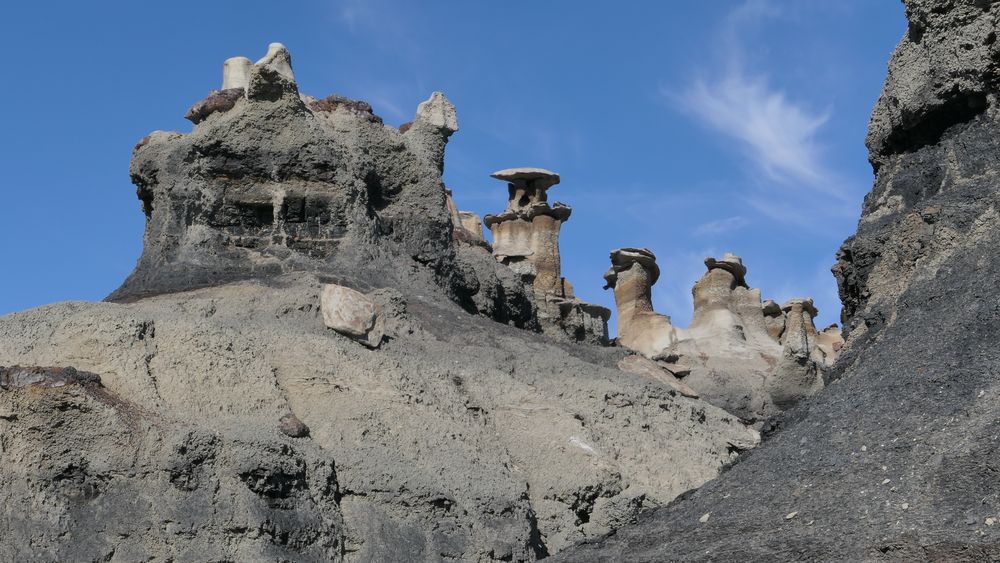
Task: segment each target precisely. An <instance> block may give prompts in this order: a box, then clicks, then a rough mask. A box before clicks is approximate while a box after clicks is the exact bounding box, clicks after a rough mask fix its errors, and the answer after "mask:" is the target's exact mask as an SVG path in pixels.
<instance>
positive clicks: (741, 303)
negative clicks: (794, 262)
mask: <svg viewBox="0 0 1000 563" xmlns="http://www.w3.org/2000/svg"><path fill="white" fill-rule="evenodd" d="M705 266H706V267H707V268H708V271H707V272H706V273H705V275H704V276H702V278H701V279H700V280H698V282H697V283H696V284H695V286H694V289H693V291H692V293H693V296H694V316H693V319H692V321H691V326H689V327H688V328H686V329H683V328H678V327H675V326H674V325H673V324H672V323H671V321H670V317H668V316H666V315H662V314H660V313H657V312H655V311H654V310H653V302H652V286H653V284H655V283H656V281H657V280H658V279H659V277H660V268H659V266H657V264H656V256H655V255H654V254H653V253H652V252H651V251H650V250H648V249H644V248H622V249H618V250H615V251H613V252H612V253H611V269H609V270H608V272H607V273H606V274H605V275H604V279H605V281H607V285H606V286H605V288H612V289H614V292H615V303H616V305H617V307H618V332H619V337H618V341H619V343H620V344H621V345H622V346H625V347H627V348H630V349H632V350H634V351H636V352H637V353H639V354H642V355H643V356H646V357H647V358H650V359H652V360H655V361H657V362H658V363H659V365H660V367H661V368H662V369H664V370H666V371H667V372H669V373H670V374H672V375H674V376H677V377H681V378H683V381H684V383H685V384H686V385H688V386H689V387H691V388H692V389H693V390H694V391H695V392H697V393H698V394H699V396H701V397H702V398H704V399H705V400H707V401H709V402H711V403H713V404H715V405H717V406H720V407H722V408H724V409H726V410H728V411H730V412H732V413H735V414H738V415H739V416H741V417H744V418H746V419H749V420H756V421H763V420H764V419H765V418H767V417H768V416H771V415H774V414H776V413H777V412H779V411H780V410H782V409H785V408H788V407H789V406H791V405H792V404H794V403H795V402H796V401H798V400H801V399H803V398H805V397H807V396H809V395H812V394H814V393H815V392H817V391H818V390H819V389H821V388H822V387H823V368H824V367H825V366H827V365H829V364H832V362H833V359H834V358H833V354H834V353H835V352H834V351H833V342H830V343H829V345H828V346H827V347H826V348H825V349H821V348H820V346H819V339H818V335H817V332H816V327H815V326H814V325H813V322H812V319H813V317H814V316H815V315H816V309H815V307H813V305H812V300H809V299H794V300H792V301H790V302H789V303H788V304H786V307H785V308H784V309H782V308H781V307H778V306H777V304H776V303H774V302H773V301H770V300H769V301H767V302H763V303H762V302H761V296H760V290H759V289H751V288H750V287H749V286H748V285H747V282H746V275H747V268H746V266H744V265H743V260H742V259H741V258H740V257H739V256H736V255H734V254H731V253H726V255H725V256H723V257H722V258H720V259H716V258H712V257H708V258H706V259H705ZM832 338H833V336H832V334H831V335H829V336H828V339H830V340H832ZM825 350H829V355H828V352H826V351H825Z"/></svg>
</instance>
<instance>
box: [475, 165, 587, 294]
mask: <svg viewBox="0 0 1000 563" xmlns="http://www.w3.org/2000/svg"><path fill="white" fill-rule="evenodd" d="M490 176H492V177H493V178H496V179H498V180H503V181H505V182H508V184H507V190H508V199H507V209H505V210H504V211H503V213H500V214H499V215H487V216H486V217H484V222H485V223H486V226H487V227H489V228H490V230H491V231H492V233H493V255H494V256H495V257H496V258H497V260H500V261H501V262H504V263H509V258H510V257H512V256H524V257H526V258H527V260H528V261H530V262H532V263H533V264H534V266H535V268H536V270H537V272H538V274H537V276H536V277H535V280H534V284H533V287H534V289H535V291H536V292H540V293H545V294H550V295H557V296H560V297H565V296H566V294H565V292H564V290H563V288H564V284H563V283H562V265H561V263H560V257H559V233H560V230H561V229H562V224H563V223H564V222H566V220H568V219H569V216H570V213H571V212H572V210H571V209H570V208H569V206H567V205H563V204H561V203H558V202H557V203H555V204H554V205H552V206H550V205H549V204H548V199H547V197H546V195H545V190H547V189H549V188H550V187H552V186H553V185H555V184H558V183H559V175H558V174H556V173H555V172H552V171H551V170H545V169H542V168H508V169H506V170H499V171H497V172H494V173H493V174H491V175H490Z"/></svg>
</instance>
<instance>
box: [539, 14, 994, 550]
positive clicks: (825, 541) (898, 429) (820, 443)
mask: <svg viewBox="0 0 1000 563" xmlns="http://www.w3.org/2000/svg"><path fill="white" fill-rule="evenodd" d="M905 5H906V15H907V17H908V18H909V28H908V29H907V30H906V33H905V35H904V36H903V38H902V40H901V41H900V43H899V45H898V46H897V48H896V51H895V53H894V54H893V56H892V60H891V61H890V63H889V77H888V80H887V81H886V84H885V87H884V89H883V91H882V95H881V97H880V98H879V101H878V102H877V104H876V106H875V111H874V112H873V114H872V119H871V124H870V128H869V134H868V140H867V143H868V148H869V158H870V160H871V162H872V164H873V167H874V169H875V173H876V179H875V185H874V188H873V189H872V191H871V193H870V194H868V196H867V197H866V198H865V203H864V207H863V210H862V216H861V221H860V223H859V224H858V231H857V234H855V235H854V236H853V237H851V238H849V239H848V240H847V241H846V242H845V243H844V245H843V247H842V248H841V250H840V252H839V253H838V257H837V264H836V266H835V267H834V273H835V275H836V277H837V281H838V283H839V285H840V291H841V297H842V299H843V303H844V309H843V322H844V326H845V332H846V334H847V341H846V342H845V343H844V345H843V350H842V351H841V355H840V357H839V358H838V359H837V362H836V364H835V365H834V366H833V369H832V371H831V373H830V374H829V376H828V378H830V379H831V380H832V381H835V383H833V384H831V385H828V386H827V387H826V388H825V389H824V390H823V392H822V393H820V394H819V395H817V396H816V397H814V398H812V399H809V400H807V401H805V402H803V403H801V404H800V405H799V406H797V407H795V408H793V409H791V410H790V411H788V412H786V413H785V414H783V415H782V416H781V417H780V418H779V419H778V420H776V421H774V422H773V423H772V424H771V425H770V428H769V433H768V437H767V439H765V441H764V443H763V444H762V445H761V446H760V447H759V448H758V449H756V450H754V452H753V455H751V456H748V457H747V458H746V459H744V460H743V461H741V462H739V463H737V464H736V465H735V466H734V467H732V468H731V469H730V470H729V471H727V472H726V473H725V474H724V475H722V476H721V477H720V478H719V479H717V480H715V481H713V482H712V483H709V484H708V485H706V486H705V487H702V488H701V489H699V490H698V491H696V492H694V493H692V494H691V495H689V496H688V497H687V498H686V499H685V500H683V501H680V502H675V503H674V504H672V505H671V506H670V507H667V508H662V509H658V510H656V511H655V512H654V513H653V514H650V515H648V516H647V517H645V518H643V519H642V520H641V521H640V523H639V524H638V525H636V526H634V527H629V528H625V529H621V530H618V531H617V532H616V533H615V534H614V536H609V537H607V538H605V539H602V540H600V541H596V542H593V543H589V544H587V545H585V546H581V548H580V549H578V550H575V551H572V552H567V553H565V554H560V555H559V556H556V557H555V560H557V561H559V560H562V561H584V562H586V561H614V560H621V561H626V560H627V561H667V560H669V561H726V560H739V561H761V562H763V561H775V560H795V561H876V562H878V561H884V562H889V561H990V560H996V559H997V558H998V557H1000V547H998V546H1000V526H998V525H997V523H998V521H1000V519H998V514H1000V495H998V488H997V479H996V471H995V469H994V468H995V467H996V460H997V458H998V456H1000V441H998V440H997V435H998V430H1000V429H998V423H997V421H998V420H1000V412H998V410H1000V409H998V396H1000V350H998V348H997V346H996V336H997V334H1000V308H998V307H997V296H996V289H995V288H996V280H997V279H1000V260H997V249H998V248H1000V229H998V228H997V226H998V224H1000V211H998V210H1000V192H998V190H997V185H998V182H1000V112H998V109H997V108H998V102H1000V84H998V82H997V77H998V76H1000V42H998V41H997V37H998V35H1000V21H998V18H1000V9H998V8H1000V5H998V4H997V3H996V2H989V1H983V2H977V1H972V0H969V1H946V0H906V1H905ZM792 305H793V308H794V304H792ZM790 310H793V309H790Z"/></svg>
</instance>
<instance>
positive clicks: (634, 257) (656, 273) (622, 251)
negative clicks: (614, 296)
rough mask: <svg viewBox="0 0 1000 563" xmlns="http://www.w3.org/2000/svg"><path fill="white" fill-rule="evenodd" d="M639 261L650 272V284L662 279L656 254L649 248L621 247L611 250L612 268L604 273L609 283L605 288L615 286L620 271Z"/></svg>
mask: <svg viewBox="0 0 1000 563" xmlns="http://www.w3.org/2000/svg"><path fill="white" fill-rule="evenodd" d="M636 263H638V264H639V265H640V266H642V267H643V268H645V269H646V271H648V272H649V274H650V280H649V284H650V285H653V284H655V283H656V281H657V280H658V279H660V267H659V266H657V265H656V255H655V254H653V251H652V250H650V249H648V248H619V249H617V250H612V251H611V268H610V269H609V270H608V271H607V272H606V273H605V274H604V280H605V281H606V282H608V283H607V285H605V286H604V289H609V288H612V287H614V286H615V284H616V283H617V282H618V273H619V272H624V271H625V270H628V269H629V268H631V267H632V265H633V264H636Z"/></svg>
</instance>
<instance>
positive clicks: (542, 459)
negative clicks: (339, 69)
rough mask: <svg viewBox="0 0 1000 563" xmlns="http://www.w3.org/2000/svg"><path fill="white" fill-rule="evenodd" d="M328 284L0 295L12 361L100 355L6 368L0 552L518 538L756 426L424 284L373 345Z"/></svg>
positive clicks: (644, 486)
mask: <svg viewBox="0 0 1000 563" xmlns="http://www.w3.org/2000/svg"><path fill="white" fill-rule="evenodd" d="M323 286H324V284H323V283H321V282H320V281H319V280H318V279H317V278H316V277H315V276H312V275H307V274H290V275H288V276H282V277H280V278H276V279H274V280H273V284H272V285H261V284H254V283H236V284H230V285H226V286H220V287H213V288H205V289H201V290H196V291H190V292H184V293H178V294H170V295H163V296H159V297H154V298H147V299H143V300H139V301H137V302H135V303H131V304H114V303H62V304H57V305H51V306H48V307H43V308H40V309H35V310H31V311H27V312H24V313H18V314H13V315H8V316H5V317H0V358H2V359H3V361H4V362H7V363H16V364H20V365H23V366H28V365H67V364H66V363H65V362H70V361H71V362H72V363H73V365H74V366H75V367H76V368H77V369H78V371H73V372H72V373H75V374H83V373H84V372H87V373H90V374H97V375H99V376H100V382H99V383H98V382H97V379H96V376H94V377H90V376H74V377H73V378H68V377H63V378H62V380H67V381H69V380H72V381H83V383H80V384H76V383H70V384H67V385H63V386H61V387H53V386H44V385H43V386H41V387H39V388H28V387H26V386H25V385H27V384H33V383H40V382H42V381H48V380H52V381H55V380H56V379H58V377H56V376H48V375H45V376H44V377H42V376H39V377H40V379H39V378H35V379H31V380H23V378H22V379H19V380H23V381H24V383H25V385H18V386H15V385H8V384H7V383H4V385H3V386H0V445H2V446H3V449H2V450H0V451H2V456H0V500H2V501H3V503H4V504H3V505H0V506H2V507H3V508H0V559H2V560H5V561H23V560H31V559H32V558H36V557H38V558H42V559H49V560H72V561H79V560H86V561H89V560H102V559H110V560H116V559H115V558H120V559H122V560H135V559H138V558H141V557H140V556H153V557H157V558H160V559H168V558H171V557H172V558H174V559H175V560H178V561H191V560H233V561H258V560H268V561H271V560H292V561H330V560H332V561H340V560H346V561H400V560H407V561H412V560H420V561H422V560H428V561H437V560H441V559H456V560H462V561H469V560H471V561H477V560H480V561H502V560H506V561H511V560H513V561H530V560H534V559H537V558H540V557H542V556H543V555H545V554H547V553H555V552H558V551H559V550H560V549H562V548H564V547H566V546H567V545H570V544H572V543H573V542H575V541H579V540H582V539H586V538H589V537H595V536H599V535H601V534H604V533H607V532H609V531H611V530H613V529H615V528H616V527H617V526H620V525H623V524H624V523H626V522H628V521H630V520H632V519H633V518H634V516H635V512H636V511H637V510H638V509H639V508H642V507H650V506H656V505H660V504H665V503H667V502H669V501H670V500H672V499H673V498H674V497H675V496H677V495H678V494H680V493H682V492H684V491H686V490H689V489H691V488H693V487H697V486H700V485H701V484H703V483H704V482H705V481H707V480H708V479H711V478H712V477H714V476H715V475H717V474H718V472H719V471H720V470H721V469H722V468H723V467H724V466H725V465H726V464H728V463H731V462H732V460H733V459H734V458H735V457H736V453H737V452H739V451H742V450H744V449H747V448H749V447H752V445H753V444H754V443H755V441H756V440H757V435H756V433H755V432H754V431H752V430H751V429H749V428H747V427H746V426H744V425H743V424H741V423H740V422H739V421H738V420H737V419H736V418H735V417H733V416H731V415H728V414H727V413H725V412H723V411H722V410H720V409H717V408H715V407H712V406H710V405H708V404H706V403H703V402H701V401H696V400H692V399H688V398H685V397H682V396H681V395H680V394H679V393H678V392H677V391H675V390H674V389H673V388H672V387H671V386H670V385H669V384H667V383H665V382H663V381H660V380H657V379H655V378H650V377H647V376H636V375H632V374H629V373H626V372H623V371H620V370H618V369H617V368H616V364H617V363H618V360H619V359H620V356H621V352H620V351H619V350H616V349H613V348H600V347H592V346H581V345H571V344H566V343H561V342H559V341H556V340H551V339H546V338H543V337H540V336H538V335H536V334H534V333H531V332H528V331H524V330H520V329H516V328H512V327H507V326H504V325H501V324H499V323H495V322H492V321H490V320H488V319H484V318H481V317H478V316H474V315H470V314H468V313H466V312H465V311H462V310H461V309H460V308H458V307H457V306H455V305H454V304H453V303H451V302H449V301H448V300H447V299H445V298H444V297H443V296H438V297H434V296H433V294H428V293H427V292H426V291H424V290H423V289H419V288H418V289H411V288H405V287H404V288H402V289H401V290H393V289H381V290H377V291H374V292H372V293H371V295H370V297H371V298H372V299H373V300H375V301H376V302H377V303H378V305H379V307H380V308H381V310H382V312H383V314H384V315H385V320H386V322H385V327H386V334H387V337H388V338H387V339H386V341H385V342H384V343H383V344H382V346H381V347H380V348H379V349H378V350H370V349H368V348H365V347H364V346H360V345H359V344H358V343H356V342H354V341H352V340H351V339H348V338H344V337H343V336H340V335H338V334H336V333H334V332H333V331H332V330H330V329H329V328H327V326H326V324H325V323H324V320H323V312H322V311H321V310H320V307H319V303H320V294H321V292H322V290H323ZM8 372H10V373H22V372H27V373H36V372H39V370H31V369H29V368H17V369H13V368H10V369H8V370H6V371H0V373H8ZM65 372H69V370H65ZM39 373H42V374H43V375H44V374H58V373H62V372H59V371H58V370H51V369H48V368H47V371H46V370H41V371H40V372H39ZM54 377H55V379H53V378H54ZM9 379H11V378H5V379H3V381H8V380H9ZM14 379H17V378H14ZM32 382H33V383H32ZM289 413H294V415H290V414H289Z"/></svg>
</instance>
